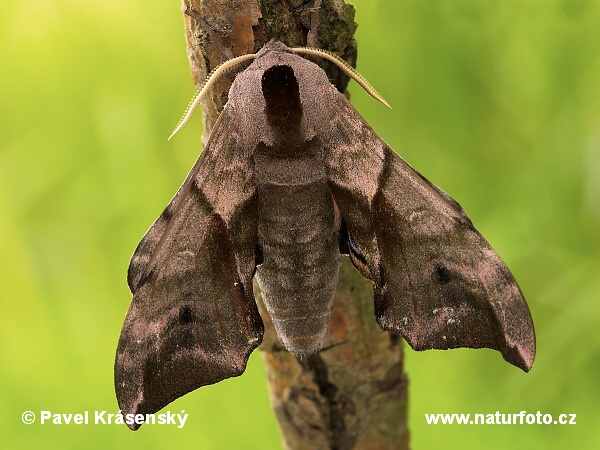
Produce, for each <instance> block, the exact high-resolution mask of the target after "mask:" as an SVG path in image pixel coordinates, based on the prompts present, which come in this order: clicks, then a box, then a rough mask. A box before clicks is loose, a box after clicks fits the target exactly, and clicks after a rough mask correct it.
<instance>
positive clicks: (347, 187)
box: [324, 96, 535, 371]
mask: <svg viewBox="0 0 600 450" xmlns="http://www.w3.org/2000/svg"><path fill="white" fill-rule="evenodd" d="M334 106H335V109H336V113H335V114H333V113H332V114H331V118H332V119H331V120H332V122H331V133H330V135H329V136H328V137H327V138H326V139H325V140H326V142H325V143H324V144H325V148H326V150H325V152H326V164H327V176H328V180H329V185H330V189H331V192H332V194H333V197H334V200H335V202H336V204H337V206H338V208H339V210H340V213H341V216H342V218H343V220H344V222H345V224H346V227H347V230H348V233H347V236H346V237H347V242H345V243H342V245H341V247H343V248H347V249H348V250H349V253H350V256H351V259H352V261H353V263H354V265H355V266H356V268H357V269H358V270H359V271H361V273H362V274H363V275H365V276H366V277H367V278H370V279H371V280H372V281H373V285H374V294H375V315H376V319H377V322H378V323H379V325H380V327H381V328H382V329H383V330H386V331H392V332H395V333H399V334H401V335H402V336H403V337H404V338H405V339H406V340H407V341H408V343H409V344H410V346H411V347H412V348H414V349H415V350H426V349H433V348H435V349H449V348H455V347H470V348H482V347H487V348H492V349H496V350H499V351H500V352H501V353H502V355H503V357H504V359H506V360H507V361H508V362H510V363H511V364H513V365H516V366H518V367H520V368H521V369H523V370H525V371H528V370H529V369H530V368H531V365H532V364H533V359H534V356H535V334H534V329H533V322H532V320H531V315H530V313H529V309H528V307H527V304H526V302H525V299H524V297H523V294H522V292H521V290H520V288H519V286H518V284H517V282H516V281H515V279H514V278H513V276H512V274H511V272H510V271H509V269H508V268H507V267H506V265H505V264H504V263H503V262H502V260H501V259H500V257H499V256H498V255H497V254H496V252H495V251H494V250H493V249H492V248H491V246H490V245H489V244H488V242H487V241H486V240H485V239H484V238H483V236H482V235H481V234H480V233H479V232H478V231H477V230H476V229H475V228H474V227H473V224H472V223H471V220H470V219H469V217H468V216H467V214H466V213H465V211H464V210H463V209H462V208H461V206H460V205H459V204H458V203H457V202H456V201H454V200H453V199H452V198H451V197H450V196H449V195H447V194H446V193H444V192H443V191H442V190H441V189H439V188H437V187H436V186H435V185H433V184H432V183H430V182H429V181H428V180H427V179H425V178H424V177H423V176H421V175H420V174H419V173H418V172H417V171H416V170H414V169H413V168H412V167H410V166H409V165H408V164H407V163H406V162H405V161H404V160H403V159H402V158H400V157H399V156H398V155H397V154H396V153H395V152H394V151H393V150H392V149H391V148H389V147H388V146H387V144H386V143H385V142H384V141H383V140H382V139H381V138H380V137H379V136H378V135H377V134H376V133H375V132H374V131H373V129H372V128H371V127H370V126H369V125H368V124H367V123H366V121H365V120H364V119H363V118H362V117H361V116H360V115H359V114H358V112H356V110H355V109H354V108H353V107H352V105H350V103H349V102H348V101H347V100H346V99H345V98H342V97H341V96H340V100H339V102H336V103H335V105H334Z"/></svg>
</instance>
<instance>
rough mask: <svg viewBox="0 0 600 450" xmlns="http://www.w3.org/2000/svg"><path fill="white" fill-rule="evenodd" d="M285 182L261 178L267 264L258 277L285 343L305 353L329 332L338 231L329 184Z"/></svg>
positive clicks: (261, 217) (313, 349) (262, 230)
mask: <svg viewBox="0 0 600 450" xmlns="http://www.w3.org/2000/svg"><path fill="white" fill-rule="evenodd" d="M265 162H266V161H265ZM314 164H317V162H316V161H315V162H314ZM257 172H259V173H260V172H261V171H260V170H257ZM283 178H285V175H282V174H279V177H278V183H277V184H274V183H272V182H269V181H266V180H264V179H262V180H260V179H259V183H258V199H259V200H258V204H259V213H258V217H259V224H258V241H259V245H260V247H261V248H262V252H263V257H264V260H263V263H262V265H261V266H260V267H258V268H257V271H256V275H257V280H258V283H259V286H260V288H261V291H262V295H263V300H264V302H265V305H266V307H267V311H268V312H269V316H270V317H271V319H272V321H273V324H274V326H275V330H276V331H277V334H278V336H279V339H280V340H281V342H282V344H283V345H284V346H285V347H286V348H287V349H288V350H290V351H291V352H293V353H295V354H298V355H307V354H312V353H314V352H316V351H317V350H318V349H319V348H320V346H321V343H322V342H323V340H324V339H325V335H326V333H327V323H328V320H329V314H330V311H331V306H332V302H333V293H334V292H335V288H336V285H337V275H338V268H339V260H340V255H339V251H338V248H339V247H338V236H337V235H338V231H337V229H336V227H335V217H334V210H333V201H332V199H331V194H330V192H329V189H328V188H327V184H326V183H325V180H316V181H311V182H308V183H304V184H295V185H285V184H284V183H282V182H281V179H283Z"/></svg>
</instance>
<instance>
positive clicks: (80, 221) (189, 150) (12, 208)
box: [0, 0, 600, 449]
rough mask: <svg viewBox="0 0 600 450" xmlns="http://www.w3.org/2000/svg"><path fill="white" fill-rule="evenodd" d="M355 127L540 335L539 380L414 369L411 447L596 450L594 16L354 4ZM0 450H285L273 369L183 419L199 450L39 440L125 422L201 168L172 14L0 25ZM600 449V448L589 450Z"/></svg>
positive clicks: (463, 365) (59, 2) (494, 359)
mask: <svg viewBox="0 0 600 450" xmlns="http://www.w3.org/2000/svg"><path fill="white" fill-rule="evenodd" d="M353 3H354V4H355V5H356V7H357V15H356V21H357V22H358V23H359V29H358V32H357V38H358V40H359V60H358V68H359V70H360V72H361V73H362V74H363V75H365V76H366V77H367V79H369V80H370V82H371V83H372V84H373V85H374V86H375V87H376V88H377V90H378V91H379V92H380V93H381V94H382V95H383V96H384V97H385V98H386V99H387V100H388V101H389V102H390V103H391V104H392V106H393V108H394V109H393V110H391V111H389V110H386V109H385V108H383V107H382V106H381V105H379V104H378V103H376V102H374V101H373V100H372V99H370V98H369V97H368V96H367V95H366V94H364V93H363V92H361V91H360V89H358V88H357V87H356V85H354V86H353V87H352V91H353V95H352V99H353V101H354V103H355V105H356V106H357V108H358V110H359V111H360V112H361V113H362V114H363V115H364V117H365V118H366V119H367V120H368V121H369V122H370V123H371V124H372V125H373V127H374V128H375V129H376V130H377V131H378V132H379V133H380V134H381V136H383V137H384V138H385V139H386V140H387V141H388V142H389V143H390V145H391V146H392V147H393V148H394V149H396V150H397V151H398V152H399V153H400V154H402V155H403V156H404V158H405V159H406V160H407V161H409V162H410V163H411V164H412V165H413V166H414V167H415V168H417V169H418V170H419V171H420V172H422V173H423V174H424V175H425V176H427V177H428V178H429V179H430V180H432V181H433V182H434V183H436V184H437V185H439V186H440V187H442V188H443V189H444V190H446V191H447V192H448V193H450V194H451V195H452V196H454V197H455V198H456V199H457V200H458V201H459V202H460V203H461V204H462V205H463V206H464V207H465V209H466V210H467V211H468V212H469V214H470V215H471V218H472V219H473V221H474V223H475V224H476V226H477V227H478V228H479V230H480V231H481V232H482V233H483V234H484V235H485V236H486V237H487V239H488V240H489V241H490V242H491V243H492V245H493V246H494V247H495V248H496V249H497V251H498V252H499V253H500V254H501V255H502V257H503V259H504V260H505V261H506V263H507V264H508V266H509V267H510V268H511V269H512V271H513V273H514V275H515V277H516V278H517V280H518V281H519V283H520V285H521V287H522V289H523V291H524V293H525V296H526V298H527V299H528V303H529V306H530V309H531V312H532V315H533V318H534V322H535V325H536V330H537V338H538V355H537V359H536V362H535V364H534V367H533V370H532V371H531V373H529V374H524V373H522V372H521V371H520V370H518V369H516V368H514V367H512V366H510V365H509V364H507V363H505V362H504V361H503V360H502V358H501V357H500V355H499V354H498V353H496V352H493V351H488V350H478V351H475V350H454V351H447V352H442V351H430V352H424V353H416V352H413V351H412V350H410V349H407V365H406V369H407V371H408V374H409V376H410V429H411V439H412V447H413V448H415V449H432V448H462V449H470V448H487V449H505V448H514V447H516V446H518V447H519V448H531V449H558V448H565V447H570V448H592V447H594V446H596V445H597V443H598V442H599V438H598V437H597V431H596V430H595V429H594V426H593V425H594V424H595V425H596V427H595V428H597V425H598V417H599V414H598V413H599V407H598V400H599V395H598V394H599V392H600V390H599V387H598V382H599V381H600V327H599V326H598V319H599V317H600V301H599V300H600V295H599V294H600V245H599V241H600V5H599V4H600V2H598V1H597V0H596V1H593V0H587V1H586V0H543V1H542V0H519V1H517V0H503V1H491V0H490V1H482V0H446V1H425V0H401V1H398V0H395V1H374V0H360V1H358V0H355V1H354V2H353ZM0 64H1V68H0V77H1V78H0V80H1V83H0V108H1V109H0V119H1V121H0V123H1V130H2V133H1V136H0V137H1V144H0V249H1V251H2V253H1V255H2V256H1V257H0V301H1V308H2V309H1V310H0V317H1V319H0V321H1V322H0V341H1V342H2V344H1V345H2V348H1V352H0V436H1V437H0V446H1V447H2V448H11V449H12V448H42V447H43V448H79V447H82V446H84V445H85V447H86V448H92V447H94V446H96V447H97V448H128V449H134V448H165V447H167V446H168V447H183V446H185V447H186V448H200V449H213V448H216V449H220V448H224V449H226V448H256V449H276V448H279V447H280V440H279V432H278V429H277V424H276V422H275V419H274V418H273V415H272V413H271V411H270V407H269V403H268V397H267V390H266V386H265V376H264V374H263V371H262V363H261V360H260V356H259V354H258V352H256V353H255V354H254V355H253V356H252V357H251V359H250V363H249V368H248V370H247V372H246V373H245V374H244V375H243V376H242V377H239V378H237V379H233V380H227V381H224V382H221V383H219V384H217V385H215V386H211V387H206V388H203V389H200V390H198V391H196V392H194V393H192V394H189V395H187V396H185V397H184V398H182V399H179V400H177V401H176V402H174V403H173V404H171V405H170V406H169V407H167V408H166V409H168V410H170V411H172V412H181V410H185V412H186V413H188V414H189V418H188V421H187V423H186V425H185V427H184V428H183V429H177V428H175V427H173V426H171V427H166V426H144V427H142V428H141V429H140V430H139V431H138V432H136V433H132V432H130V431H129V430H128V429H127V428H126V427H125V426H114V425H113V426H109V425H106V426H94V425H87V426H85V425H82V426H76V425H63V426H53V425H40V424H39V423H35V424H33V425H29V426H27V425H24V424H23V423H22V422H21V413H22V412H23V411H25V410H32V411H34V412H36V413H37V414H39V411H40V410H51V411H52V412H55V413H77V412H82V411H85V410H89V411H94V410H108V412H115V413H116V412H117V410H118V406H117V403H116V400H115V396H114V391H113V381H112V368H113V358H114V353H115V348H116V343H117V339H118V336H119V331H120V327H121V324H122V320H123V317H124V314H125V312H126V310H127V307H128V305H129V301H130V293H129V291H128V289H127V285H126V282H125V274H126V271H127V265H128V262H129V257H130V255H131V253H132V251H133V250H134V248H135V246H136V245H137V243H138V241H139V239H140V238H141V237H142V235H143V233H144V232H145V231H146V229H147V227H148V226H149V225H150V224H151V223H152V221H153V220H154V219H155V218H156V217H157V216H158V214H159V213H160V212H161V211H162V209H163V208H164V207H165V205H166V204H167V202H168V201H169V200H170V198H171V196H172V195H173V194H174V192H175V191H176V189H177V187H178V186H179V184H180V183H181V182H182V181H183V179H184V177H185V175H186V174H187V171H188V170H189V168H190V167H191V165H192V164H193V162H194V160H195V159H196V157H197V155H198V153H199V152H200V147H199V144H198V142H199V137H200V134H201V129H200V127H201V125H200V119H199V117H196V118H195V119H194V121H193V123H192V124H191V126H190V127H188V128H187V129H186V130H185V131H184V132H183V133H181V134H180V135H178V136H177V138H176V139H175V140H173V141H172V142H170V143H167V141H166V137H167V136H168V135H169V133H170V132H171V130H172V128H173V126H174V125H175V123H176V122H177V120H178V119H179V116H180V114H181V113H182V111H183V109H184V107H185V105H186V104H187V101H188V99H189V98H190V97H191V95H192V93H193V86H192V83H191V81H190V76H189V68H188V63H187V59H186V52H185V41H184V35H183V20H182V15H181V12H180V4H179V2H178V1H175V0H173V1H169V2H166V1H163V2H148V1H142V0H131V1H127V2H123V1H117V0H105V1H102V2H82V1H79V0H53V1H51V0H30V1H27V2H23V1H15V0H9V1H4V2H2V3H1V5H0ZM521 410H526V411H528V412H530V413H535V412H536V411H538V410H539V411H542V412H543V413H550V414H554V415H555V416H557V415H558V414H561V413H575V414H577V425H563V426H559V425H548V426H544V425H533V426H526V425H507V426H499V425H498V426H458V425H454V426H447V425H446V426H442V425H438V426H432V425H427V424H426V423H425V419H424V413H494V412H496V411H500V412H504V413H518V412H519V411H521ZM596 448H597V447H596Z"/></svg>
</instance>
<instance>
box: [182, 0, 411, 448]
mask: <svg viewBox="0 0 600 450" xmlns="http://www.w3.org/2000/svg"><path fill="white" fill-rule="evenodd" d="M315 6H317V7H316V8H315ZM319 6H320V7H319ZM182 9H183V11H186V12H187V13H186V15H185V30H186V38H187V52H188V57H189V60H190V67H191V70H192V77H193V80H194V82H195V84H196V85H197V86H198V85H199V84H200V83H202V81H203V80H204V78H205V77H206V75H207V74H208V73H209V72H210V71H211V70H212V69H213V68H214V67H216V66H217V65H218V64H220V63H221V62H223V61H226V60H227V59H230V58H232V57H235V56H239V55H242V54H246V53H253V52H255V51H257V50H258V49H259V48H260V47H262V46H263V45H264V44H265V43H266V42H268V41H269V40H271V39H276V40H280V41H282V42H284V43H285V44H287V45H288V46H304V45H307V36H309V37H308V41H309V42H308V43H309V45H319V46H320V48H323V49H327V50H330V51H333V52H335V53H337V54H338V55H340V56H342V57H343V58H344V59H345V60H346V61H348V62H349V63H350V64H352V65H353V66H354V65H355V63H356V41H355V40H354V38H353V34H354V31H355V29H356V24H355V23H354V7H353V6H352V5H349V4H345V3H344V1H343V0H316V1H315V0H310V1H302V0H260V1H258V0H184V1H183V3H182ZM316 24H318V28H317V30H316V31H317V33H316V34H315V26H316ZM311 26H312V30H311ZM309 32H310V35H309ZM315 62H317V63H318V64H319V65H320V66H321V67H322V68H323V69H324V70H325V71H326V72H327V74H328V76H329V79H330V80H331V82H332V83H333V84H335V85H336V86H337V87H338V89H339V90H340V91H342V92H345V88H346V86H347V84H348V79H347V77H346V76H345V75H344V74H342V73H340V71H339V70H338V69H337V68H336V67H335V66H334V65H331V64H329V63H325V62H323V61H320V60H315ZM234 77H235V74H232V75H229V76H224V77H222V78H221V79H220V80H219V82H218V83H217V85H216V86H215V88H214V89H213V92H212V94H211V95H209V96H207V98H206V99H205V100H204V102H203V104H202V109H203V115H204V126H205V128H204V135H203V138H202V140H203V142H206V140H207V139H208V135H209V133H210V130H211V129H212V126H213V124H214V123H215V121H216V119H217V117H218V115H219V112H220V111H221V110H222V108H223V106H224V105H225V103H226V101H227V92H228V90H229V87H230V85H231V82H232V81H233V78H234ZM255 294H256V298H257V301H258V303H259V308H260V309H261V315H262V317H263V320H264V322H265V337H264V341H263V344H262V346H261V347H260V348H261V350H262V355H263V360H264V362H265V367H266V372H267V377H268V382H269V391H270V396H271V404H272V406H273V410H274V411H275V414H276V415H277V419H278V420H279V425H280V428H281V432H282V440H283V446H284V448H286V449H302V450H305V449H338V450H343V449H400V450H401V449H406V448H408V439H409V433H408V429H407V425H406V422H407V385H408V380H407V377H406V375H405V374H404V372H403V360H404V354H403V349H402V347H403V341H402V340H401V339H400V338H399V337H398V336H395V335H392V334H390V333H385V332H383V331H381V330H380V329H379V327H378V326H377V324H376V322H375V318H374V314H373V291H372V287H371V283H370V281H368V280H366V279H365V278H363V277H362V276H361V275H360V274H359V273H358V272H357V271H356V270H355V269H354V267H353V266H352V264H351V263H350V260H349V259H348V258H344V259H343V261H342V266H341V269H340V276H339V282H338V288H337V291H336V294H335V300H334V306H333V311H332V315H331V319H330V323H329V335H328V338H327V340H326V341H325V344H324V346H323V348H322V350H321V352H320V353H318V354H316V355H313V356H311V357H309V358H306V359H304V360H302V361H299V360H298V359H297V358H296V357H295V356H293V355H292V354H290V353H288V352H287V351H286V350H284V349H283V347H282V345H281V344H280V343H279V340H278V339H277V336H276V334H275V331H274V329H273V326H272V324H271V322H270V319H269V317H268V314H267V313H266V311H265V308H264V306H263V305H262V300H261V297H260V292H259V290H258V287H257V286H256V283H255Z"/></svg>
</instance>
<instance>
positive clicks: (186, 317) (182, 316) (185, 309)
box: [179, 305, 194, 324]
mask: <svg viewBox="0 0 600 450" xmlns="http://www.w3.org/2000/svg"><path fill="white" fill-rule="evenodd" d="M192 320H194V314H193V313H192V308H190V307H189V306H188V305H185V306H182V307H181V309H180V310H179V323H183V324H186V323H190V322H191V321H192Z"/></svg>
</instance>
